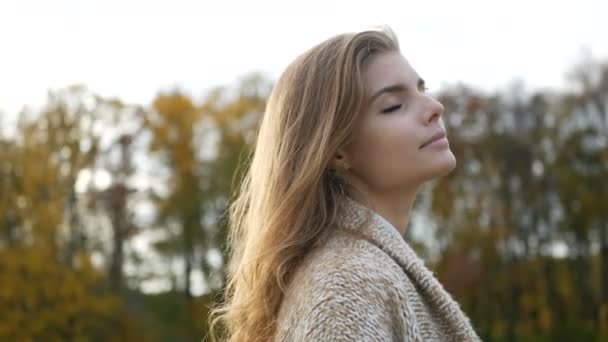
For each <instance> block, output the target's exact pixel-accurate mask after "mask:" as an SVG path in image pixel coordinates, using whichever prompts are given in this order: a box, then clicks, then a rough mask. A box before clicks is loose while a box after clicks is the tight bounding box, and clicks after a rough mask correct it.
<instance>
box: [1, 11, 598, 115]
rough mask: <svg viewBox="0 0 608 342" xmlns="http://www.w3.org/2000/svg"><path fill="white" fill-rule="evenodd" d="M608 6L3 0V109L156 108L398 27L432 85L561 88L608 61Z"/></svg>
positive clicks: (434, 87) (415, 63)
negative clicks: (369, 32) (576, 71)
mask: <svg viewBox="0 0 608 342" xmlns="http://www.w3.org/2000/svg"><path fill="white" fill-rule="evenodd" d="M606 13H608V1H604V0H577V1H556V0H553V1H546V0H535V1H523V0H512V1H481V0H459V1H437V0H425V1H404V0H401V1H387V0H373V1H372V0H367V1H354V0H351V1H327V0H325V1H319V0H308V1H274V0H262V1H233V0H222V1H185V0H171V1H167V0H165V1H153V0H148V1H139V0H120V1H118V0H103V1H97V0H2V1H0V115H2V112H4V116H5V117H6V118H10V117H11V116H14V114H16V113H17V112H18V111H19V110H20V109H21V108H22V106H24V105H26V104H27V105H30V106H34V107H35V106H39V105H41V104H43V103H44V101H45V100H46V96H47V91H48V90H49V89H57V88H61V87H65V86H68V85H71V84H76V83H78V84H85V85H86V86H88V87H89V88H90V89H91V90H92V91H94V92H95V93H98V94H100V95H102V96H111V97H119V98H120V99H122V100H124V101H126V102H130V103H139V104H144V105H145V104H148V103H150V102H151V101H152V99H153V98H154V96H155V95H156V94H157V93H158V92H159V91H162V90H167V89H171V88H175V87H179V88H181V89H183V90H185V91H187V92H189V93H191V94H192V95H193V96H196V97H200V96H203V95H204V93H205V92H206V91H207V90H209V89H210V88H212V87H214V86H218V85H228V86H230V85H234V84H236V82H237V81H238V80H239V79H240V78H241V77H244V76H245V75H247V74H249V73H251V72H256V71H258V72H262V73H264V74H266V75H267V76H268V77H269V78H271V79H276V78H277V77H278V76H279V75H280V73H281V71H282V70H283V69H284V68H285V67H286V65H287V64H288V63H289V62H290V61H291V60H293V58H295V57H296V56H297V55H299V54H300V53H302V52H304V51H305V50H306V49H308V48H310V47H311V46H313V45H314V44H316V43H318V42H320V41H321V40H323V39H326V38H328V37H330V36H332V35H334V34H338V33H342V32H347V31H359V30H363V29H367V28H371V27H374V26H378V25H389V26H390V27H391V28H392V29H393V30H394V31H395V32H396V34H397V36H398V38H399V40H400V42H401V47H402V52H403V54H404V55H405V57H406V58H407V59H408V60H409V61H410V63H411V64H412V66H413V67H414V68H415V69H416V70H417V71H418V73H419V74H420V75H421V76H422V77H423V78H424V79H425V80H426V81H427V84H428V85H429V88H430V90H431V91H433V90H440V89H441V88H442V87H445V86H446V85H450V84H455V83H459V82H462V83H465V84H468V85H471V86H475V87H478V88H480V89H482V90H487V91H493V90H497V89H501V88H504V87H506V86H508V85H509V84H512V82H513V80H515V79H520V80H522V81H523V82H524V84H526V85H527V87H528V88H560V87H563V86H564V80H565V78H564V75H565V73H566V71H567V70H568V68H569V67H570V66H571V65H573V64H574V63H576V62H577V61H579V60H580V57H581V55H582V51H583V50H584V49H587V50H588V51H590V52H591V53H592V54H593V55H594V56H596V57H600V58H606V59H608V39H606V37H605V34H606V32H608V20H606V19H605V14H606Z"/></svg>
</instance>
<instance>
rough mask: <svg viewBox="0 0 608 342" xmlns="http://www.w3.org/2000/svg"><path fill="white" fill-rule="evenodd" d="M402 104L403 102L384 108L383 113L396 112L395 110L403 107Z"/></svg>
mask: <svg viewBox="0 0 608 342" xmlns="http://www.w3.org/2000/svg"><path fill="white" fill-rule="evenodd" d="M401 106H402V105H401V104H398V105H394V106H390V107H388V108H385V109H383V110H382V113H383V114H386V113H390V112H394V111H396V110H397V109H399V108H401Z"/></svg>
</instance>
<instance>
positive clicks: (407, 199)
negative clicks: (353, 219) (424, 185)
mask: <svg viewBox="0 0 608 342" xmlns="http://www.w3.org/2000/svg"><path fill="white" fill-rule="evenodd" d="M417 192H418V189H417V188H412V189H406V190H403V189H402V190H400V191H393V192H371V191H368V192H366V193H361V194H353V198H354V199H355V200H357V201H359V202H360V203H364V204H366V205H369V206H370V207H371V208H370V209H372V210H374V211H375V212H376V213H377V214H379V215H380V216H382V217H383V218H384V219H385V220H387V221H388V222H389V223H390V224H392V225H393V226H394V227H395V228H397V230H398V231H399V233H401V235H405V232H406V230H407V227H408V224H409V221H410V215H411V212H412V206H413V204H414V200H415V199H416V194H417Z"/></svg>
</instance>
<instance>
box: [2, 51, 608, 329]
mask: <svg viewBox="0 0 608 342" xmlns="http://www.w3.org/2000/svg"><path fill="white" fill-rule="evenodd" d="M568 83H569V85H570V87H569V88H568V90H565V91H564V90H562V91H559V92H558V91H534V92H530V91H528V90H526V89H525V88H524V87H523V86H522V85H517V84H514V86H513V87H511V88H510V89H508V90H504V91H501V92H499V93H493V94H488V93H483V92H480V91H478V90H475V89H472V88H470V87H467V86H464V85H454V86H450V87H447V88H446V89H445V90H442V91H441V92H440V93H438V94H436V95H437V96H438V97H439V98H440V100H441V101H442V102H443V104H444V106H445V108H446V112H445V121H446V124H447V126H448V133H449V137H450V144H451V146H452V149H453V151H454V153H455V154H456V157H457V159H458V167H457V169H456V170H455V172H453V173H452V174H450V175H449V176H448V177H447V178H444V179H442V180H440V181H438V182H434V183H433V184H429V186H428V187H426V188H425V190H424V191H423V193H422V194H421V198H420V201H418V202H417V207H416V212H417V215H418V216H422V217H424V218H425V219H424V220H422V221H419V222H424V224H422V225H418V226H416V227H412V229H410V230H409V231H410V232H412V236H411V239H412V244H413V245H414V246H415V248H416V249H417V250H418V251H419V252H420V253H421V254H423V255H424V256H425V257H427V259H428V260H429V265H430V266H431V267H432V268H433V269H434V270H436V271H437V274H438V276H439V278H440V280H441V281H442V283H443V284H444V285H445V286H446V287H447V288H448V290H450V292H452V293H453V294H454V296H455V297H456V299H457V300H458V301H459V302H460V303H461V305H462V307H463V309H464V310H465V311H466V312H467V313H468V314H469V315H470V316H471V319H472V321H473V323H474V324H475V326H476V327H477V329H478V330H479V332H480V334H481V335H482V337H483V338H484V340H486V341H573V340H576V341H600V340H602V339H603V340H606V339H607V338H608V204H607V200H608V181H606V179H607V178H608V111H607V106H608V63H604V62H600V61H597V60H593V59H585V60H583V61H581V63H580V65H578V66H575V67H574V68H573V69H572V72H571V73H570V75H569V78H568ZM270 88H271V82H270V81H269V80H267V79H266V78H264V77H262V76H260V75H251V76H249V77H247V78H245V79H243V80H241V82H239V84H238V85H236V86H234V87H227V88H216V89H213V90H211V91H209V92H207V93H206V94H205V96H204V97H203V98H202V99H197V98H195V97H194V96H192V95H190V94H188V93H186V92H184V91H179V90H175V91H170V92H164V93H160V94H159V95H157V96H156V98H155V99H153V101H152V103H151V104H149V105H146V106H142V105H132V104H128V103H124V102H122V101H120V100H119V99H109V98H104V97H101V96H99V95H96V94H95V93H93V92H92V91H91V90H89V89H87V88H86V87H83V86H74V87H69V88H66V89H60V90H56V91H53V92H50V93H49V97H48V100H47V102H46V104H45V105H44V106H43V108H41V109H36V110H28V109H24V110H23V111H22V112H21V113H20V115H19V120H18V125H17V127H16V129H15V130H14V131H15V132H16V133H15V134H12V135H10V136H1V137H0V194H1V196H0V304H1V305H0V340H11V341H18V340H83V341H85V340H92V341H112V340H137V341H180V340H181V341H195V340H196V341H200V340H201V339H202V338H204V337H205V336H206V334H207V313H208V308H209V305H210V304H211V303H212V302H213V301H214V300H217V299H218V298H220V296H221V289H222V286H223V283H224V273H223V265H224V264H225V260H226V254H225V253H226V246H225V245H224V237H225V234H226V220H225V216H224V210H225V208H226V205H227V204H228V203H229V201H230V194H231V191H232V189H234V187H235V186H236V185H237V184H238V182H239V179H240V175H241V174H242V171H243V170H244V169H245V168H246V166H247V163H246V161H247V158H246V157H247V155H248V153H249V151H250V150H251V147H252V144H253V142H254V139H255V133H256V129H257V124H258V122H259V119H260V117H261V114H262V111H263V109H264V105H265V101H266V98H267V96H268V93H269V91H270ZM144 290H146V291H144ZM151 291H154V292H156V293H154V294H151Z"/></svg>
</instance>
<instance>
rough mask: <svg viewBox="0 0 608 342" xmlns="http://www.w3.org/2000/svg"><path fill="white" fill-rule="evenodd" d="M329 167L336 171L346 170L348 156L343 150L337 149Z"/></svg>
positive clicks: (347, 167)
mask: <svg viewBox="0 0 608 342" xmlns="http://www.w3.org/2000/svg"><path fill="white" fill-rule="evenodd" d="M331 168H332V169H334V170H338V171H347V170H348V169H350V162H349V158H348V156H347V155H346V153H345V152H344V150H341V149H340V150H338V151H337V152H336V154H335V155H334V157H333V159H332V161H331Z"/></svg>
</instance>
